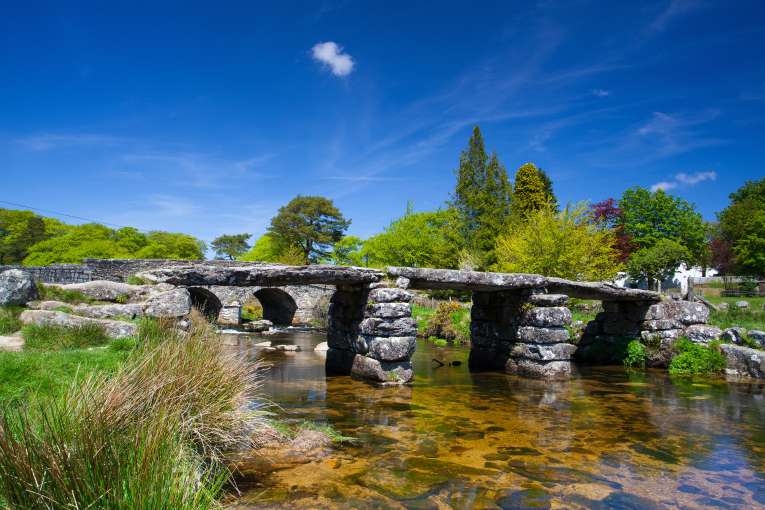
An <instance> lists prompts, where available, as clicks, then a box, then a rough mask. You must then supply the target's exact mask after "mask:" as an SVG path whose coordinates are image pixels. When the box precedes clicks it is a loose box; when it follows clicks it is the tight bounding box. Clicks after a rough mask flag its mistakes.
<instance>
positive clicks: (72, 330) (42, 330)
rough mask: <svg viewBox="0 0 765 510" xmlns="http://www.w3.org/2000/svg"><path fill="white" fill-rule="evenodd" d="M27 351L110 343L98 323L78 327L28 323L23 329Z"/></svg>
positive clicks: (59, 349)
mask: <svg viewBox="0 0 765 510" xmlns="http://www.w3.org/2000/svg"><path fill="white" fill-rule="evenodd" d="M21 335H22V336H23V337H24V350H26V351H61V350H65V349H82V348H86V347H97V346H99V345H105V344H107V343H109V337H108V336H106V332H104V328H103V327H101V326H99V325H98V324H84V325H82V326H76V327H66V326H55V325H51V324H44V325H40V324H28V325H26V326H24V328H23V329H22V330H21Z"/></svg>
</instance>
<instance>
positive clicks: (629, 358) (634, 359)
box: [624, 339, 648, 368]
mask: <svg viewBox="0 0 765 510" xmlns="http://www.w3.org/2000/svg"><path fill="white" fill-rule="evenodd" d="M647 356H648V353H647V352H646V349H645V346H644V345H643V344H642V343H641V342H640V340H637V339H635V340H631V341H630V343H628V344H627V353H626V355H625V356H624V366H625V367H627V368H633V367H640V368H645V360H646V357H647Z"/></svg>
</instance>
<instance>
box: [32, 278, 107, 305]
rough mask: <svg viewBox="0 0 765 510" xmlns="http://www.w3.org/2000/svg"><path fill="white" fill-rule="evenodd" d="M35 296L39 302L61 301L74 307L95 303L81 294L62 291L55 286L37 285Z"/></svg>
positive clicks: (73, 291)
mask: <svg viewBox="0 0 765 510" xmlns="http://www.w3.org/2000/svg"><path fill="white" fill-rule="evenodd" d="M37 296H38V298H39V299H40V300H41V301H63V302H64V303H71V304H74V305H78V304H83V303H84V304H91V303H95V301H96V300H95V299H93V298H91V297H89V296H86V295H85V294H83V293H82V292H79V291H76V290H69V289H62V288H61V287H57V286H55V285H45V284H42V283H38V284H37Z"/></svg>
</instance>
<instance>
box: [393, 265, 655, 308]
mask: <svg viewBox="0 0 765 510" xmlns="http://www.w3.org/2000/svg"><path fill="white" fill-rule="evenodd" d="M386 271H387V273H388V274H389V275H390V276H395V277H399V278H406V279H407V280H408V281H409V283H408V288H411V289H453V290H474V291H487V292H491V291H502V290H527V289H541V288H545V289H547V291H548V292H550V293H554V294H565V295H567V296H570V297H576V298H581V299H600V300H603V301H660V300H661V295H660V294H659V293H657V292H652V291H648V290H641V289H626V288H623V287H618V286H616V285H614V284H612V283H608V282H575V281H570V280H565V279H563V278H553V277H547V276H542V275H538V274H527V273H490V272H481V271H458V270H456V269H430V268H424V267H388V268H387V269H386Z"/></svg>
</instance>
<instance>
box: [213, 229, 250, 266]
mask: <svg viewBox="0 0 765 510" xmlns="http://www.w3.org/2000/svg"><path fill="white" fill-rule="evenodd" d="M250 237H252V234H224V235H222V236H218V237H216V238H215V239H214V240H213V242H212V243H211V244H210V246H211V247H212V249H213V250H215V254H216V255H217V256H218V257H219V258H224V257H228V259H229V260H234V259H236V258H237V257H241V256H242V255H244V254H245V253H246V252H247V250H249V249H250V245H249V244H247V241H248V240H249V239H250Z"/></svg>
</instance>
